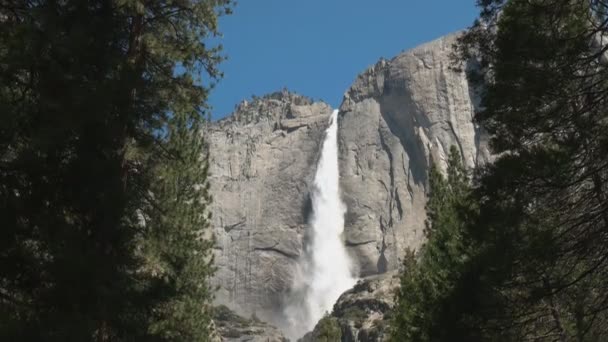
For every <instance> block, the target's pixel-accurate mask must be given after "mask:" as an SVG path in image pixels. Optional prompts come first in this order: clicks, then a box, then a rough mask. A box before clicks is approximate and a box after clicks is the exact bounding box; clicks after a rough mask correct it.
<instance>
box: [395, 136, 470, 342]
mask: <svg viewBox="0 0 608 342" xmlns="http://www.w3.org/2000/svg"><path fill="white" fill-rule="evenodd" d="M469 195H470V186H469V181H468V178H467V176H466V171H465V169H464V166H463V164H462V161H461V157H460V154H459V153H458V150H457V149H456V148H455V147H452V148H451V149H450V155H449V160H448V167H447V179H446V177H444V176H443V175H442V174H441V172H440V171H439V170H438V169H437V167H436V166H435V165H434V166H432V167H431V171H430V174H429V199H428V203H427V213H428V218H427V229H426V235H427V237H428V241H427V243H426V244H425V245H424V246H423V247H422V248H421V250H420V252H419V253H418V256H416V255H415V254H414V253H413V252H411V251H408V252H407V253H406V256H405V260H404V265H403V267H404V271H403V274H402V276H401V288H400V290H399V292H398V294H397V298H396V299H397V305H396V308H395V312H394V316H393V320H392V323H391V328H392V336H391V338H392V340H393V341H436V340H447V339H451V338H454V337H456V336H457V335H455V334H456V333H460V335H459V336H462V333H463V332H462V331H458V330H459V329H461V326H462V325H461V322H459V321H452V320H451V317H449V313H450V311H451V310H453V309H455V308H456V307H451V304H456V303H451V302H452V300H453V299H452V297H454V296H455V293H457V291H458V290H459V289H458V288H457V286H458V283H459V281H460V280H461V278H460V277H461V274H462V272H463V268H464V266H465V265H466V263H467V261H468V258H469V256H470V255H471V253H472V248H471V247H470V246H467V245H465V244H464V243H463V235H462V234H463V231H464V224H465V220H466V217H467V216H468V215H473V214H474V213H475V206H474V205H473V204H472V203H474V202H471V199H470V198H469ZM456 299H458V298H456ZM458 304H461V303H458Z"/></svg>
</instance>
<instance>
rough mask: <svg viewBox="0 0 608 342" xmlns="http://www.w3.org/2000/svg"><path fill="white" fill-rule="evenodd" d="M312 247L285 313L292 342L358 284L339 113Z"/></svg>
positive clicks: (321, 173) (325, 157)
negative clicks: (350, 247) (347, 240)
mask: <svg viewBox="0 0 608 342" xmlns="http://www.w3.org/2000/svg"><path fill="white" fill-rule="evenodd" d="M311 199H312V210H313V212H312V219H311V221H310V222H309V223H310V228H311V231H309V241H308V244H307V246H306V248H305V251H304V253H305V255H304V257H303V258H302V259H301V262H300V265H299V268H298V272H297V274H296V277H295V283H294V286H293V296H292V297H291V298H290V301H289V304H288V305H287V307H286V309H285V316H286V319H287V325H288V327H287V329H285V330H286V332H287V334H288V335H290V336H289V337H290V338H291V339H292V340H295V339H297V338H298V337H301V336H302V335H303V334H304V333H306V332H308V331H310V330H312V329H313V328H314V326H315V324H316V323H317V321H319V319H321V318H322V317H323V315H324V314H325V312H331V310H332V307H333V305H334V303H335V302H336V300H337V299H338V297H339V296H340V295H341V294H342V293H343V292H344V291H346V290H348V289H350V288H351V287H352V286H353V285H354V284H355V282H356V279H355V278H354V277H353V276H352V274H351V261H350V258H349V256H348V254H347V252H346V248H345V247H344V244H343V242H342V231H343V230H344V213H345V212H346V207H345V205H344V203H342V200H341V198H340V173H339V170H338V111H337V110H334V112H333V113H332V115H331V118H330V123H329V127H328V128H327V130H326V132H325V140H324V141H323V147H322V150H321V158H320V159H319V162H318V164H317V172H316V174H315V179H314V188H313V191H312V194H311Z"/></svg>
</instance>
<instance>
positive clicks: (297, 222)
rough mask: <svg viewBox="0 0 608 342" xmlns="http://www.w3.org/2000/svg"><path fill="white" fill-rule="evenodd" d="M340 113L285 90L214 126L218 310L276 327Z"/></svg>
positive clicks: (245, 105) (244, 107) (211, 138)
mask: <svg viewBox="0 0 608 342" xmlns="http://www.w3.org/2000/svg"><path fill="white" fill-rule="evenodd" d="M331 111H332V109H331V108H330V107H329V106H328V105H327V104H325V103H322V102H313V101H312V100H310V99H308V98H305V97H303V96H299V95H295V94H292V93H289V92H287V91H282V92H278V93H274V94H271V95H267V96H265V97H263V98H254V99H253V101H251V102H243V103H241V104H240V105H239V106H238V107H237V109H236V111H235V113H234V114H233V115H232V116H230V117H228V118H227V119H225V120H222V121H219V122H216V123H214V124H213V125H212V126H211V127H210V128H209V133H208V142H209V144H210V153H211V167H210V171H211V175H212V176H211V193H212V194H213V198H214V201H213V205H212V208H211V210H212V213H213V222H212V225H213V227H214V233H215V236H216V239H217V244H216V253H215V258H216V259H215V263H216V266H217V267H218V271H217V273H216V277H215V279H214V281H215V284H216V285H219V287H220V290H219V292H218V293H217V295H216V297H217V302H218V304H225V305H227V306H229V307H231V308H233V309H235V310H236V311H237V312H239V313H241V314H244V315H246V316H249V315H251V314H254V313H255V314H256V315H257V316H258V317H260V318H261V319H264V320H269V321H273V322H276V321H277V320H278V319H279V318H280V317H275V315H279V316H281V314H282V312H281V310H280V307H281V304H282V303H281V301H282V299H283V297H284V295H285V293H286V292H287V291H288V290H289V289H290V288H291V285H292V279H293V275H294V270H295V266H296V263H297V260H298V257H299V256H300V254H301V252H302V248H303V244H302V241H303V236H304V232H305V229H306V223H307V221H308V218H307V217H308V215H309V212H310V203H309V202H310V199H309V187H308V186H309V184H310V183H311V181H312V177H313V176H314V172H315V165H316V160H317V158H318V154H319V149H320V144H321V143H322V140H323V132H324V131H325V129H326V128H327V126H328V119H329V117H330V115H331Z"/></svg>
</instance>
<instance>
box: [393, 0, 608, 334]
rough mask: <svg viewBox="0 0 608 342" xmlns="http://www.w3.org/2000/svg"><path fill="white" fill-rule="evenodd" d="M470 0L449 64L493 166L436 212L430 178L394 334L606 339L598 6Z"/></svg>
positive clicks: (606, 176) (607, 11)
mask: <svg viewBox="0 0 608 342" xmlns="http://www.w3.org/2000/svg"><path fill="white" fill-rule="evenodd" d="M478 4H479V5H480V7H481V16H480V20H479V21H478V22H477V23H476V24H475V25H474V26H473V27H472V28H471V30H469V31H468V32H466V33H465V34H464V35H463V36H462V38H461V39H460V41H459V44H458V46H457V50H456V51H457V54H456V56H457V57H459V58H460V59H459V60H458V62H459V63H462V62H466V63H467V64H468V66H469V68H468V69H469V72H470V75H469V76H470V79H471V80H472V81H473V82H474V84H475V85H476V86H477V91H478V92H479V95H480V99H481V102H480V106H479V111H478V113H476V119H477V121H478V122H479V123H480V124H481V125H482V126H483V127H484V128H485V129H486V130H487V132H489V134H490V135H491V139H492V140H491V148H492V151H493V152H494V153H495V156H496V160H495V161H494V162H493V163H492V164H491V165H487V166H486V167H485V168H483V169H481V170H479V174H478V176H476V177H475V181H474V182H473V184H472V188H471V190H470V191H468V193H469V194H468V195H466V196H465V197H463V199H464V202H461V203H465V204H464V206H463V205H457V206H456V208H460V209H458V210H456V211H448V213H450V214H449V215H447V216H442V214H441V212H442V210H439V209H437V208H442V207H445V206H447V207H448V208H450V207H451V206H452V204H450V203H453V202H451V201H450V200H446V198H448V199H449V197H448V196H447V195H444V194H446V193H448V194H451V193H452V191H445V190H441V189H444V188H445V186H442V184H443V183H442V182H438V181H437V179H438V178H439V179H441V178H440V177H439V176H437V175H436V174H434V173H435V172H436V171H432V172H431V175H430V180H431V193H430V197H429V208H428V209H429V210H428V211H429V221H430V223H431V225H430V227H431V229H430V235H429V241H428V243H427V244H426V245H425V246H424V247H423V248H422V250H421V252H420V253H419V256H418V258H417V259H415V258H413V257H412V256H410V258H408V259H407V260H406V264H405V274H404V275H403V280H402V285H403V287H402V289H401V291H400V293H399V296H398V300H399V301H398V307H397V312H396V315H395V317H396V319H395V322H394V327H393V328H394V331H393V336H394V337H395V339H396V340H399V341H429V340H432V341H524V340H533V341H603V340H606V339H608V287H607V285H606V279H608V250H607V249H606V246H608V240H607V238H608V235H607V234H606V232H607V231H608V220H607V218H608V216H607V213H608V200H607V198H608V197H606V193H607V192H608V188H607V185H606V184H607V182H608V143H607V142H608V134H607V132H608V126H607V125H608V110H607V108H608V53H607V51H608V39H607V38H608V17H607V15H608V4H607V3H606V2H605V1H595V0H480V1H478ZM448 174H449V172H448ZM448 178H449V177H448ZM449 183H450V182H449V181H448V184H449ZM434 184H435V185H434ZM437 184H439V187H438V186H437ZM448 187H449V185H448ZM437 188H439V189H440V190H439V191H437ZM456 197H458V196H456ZM457 202H458V201H457ZM441 232H444V233H445V234H442V233H441Z"/></svg>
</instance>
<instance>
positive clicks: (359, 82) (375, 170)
mask: <svg viewBox="0 0 608 342" xmlns="http://www.w3.org/2000/svg"><path fill="white" fill-rule="evenodd" d="M455 39H456V35H450V36H446V37H443V38H440V39H438V40H435V41H433V42H430V43H427V44H424V45H422V46H420V47H417V48H415V49H412V50H410V51H406V52H404V53H401V54H400V55H398V56H397V57H395V58H393V59H392V60H390V61H386V60H381V61H380V62H378V63H377V64H376V65H374V66H373V67H371V68H370V69H368V70H367V71H366V72H364V73H363V74H361V75H360V76H359V77H358V78H357V79H356V81H355V83H354V84H353V86H352V87H351V88H350V89H349V90H348V91H347V92H346V94H345V95H344V101H343V103H342V105H341V107H340V128H339V139H340V148H341V149H340V174H341V185H342V192H343V197H344V202H345V203H346V205H347V207H348V212H347V214H346V225H345V240H346V244H347V246H348V247H349V250H350V251H351V252H352V254H353V255H355V256H356V260H357V265H358V266H359V273H360V274H361V276H367V275H370V274H377V273H383V272H386V271H388V270H393V269H396V268H397V267H399V265H400V264H401V258H402V257H403V255H404V252H405V250H406V248H417V247H418V246H419V245H420V244H421V243H422V242H423V241H424V236H423V228H424V220H425V218H426V214H425V204H426V186H427V173H428V170H429V167H430V165H431V162H434V163H436V164H437V165H439V166H440V167H441V168H443V169H444V168H445V162H446V156H447V152H448V151H449V148H450V146H451V145H455V146H457V147H458V149H459V151H460V153H461V154H462V156H463V157H464V160H465V163H466V165H467V166H468V167H470V168H474V167H475V166H477V165H479V164H483V163H485V162H486V161H487V160H488V159H489V155H490V154H489V151H488V149H487V142H486V139H485V138H484V135H483V133H482V132H481V131H480V129H479V127H477V126H476V125H475V124H474V123H473V121H472V119H473V110H474V103H473V101H474V100H473V98H474V92H473V90H472V89H471V87H470V86H469V83H468V81H467V78H466V75H465V72H464V71H456V70H453V69H454V68H452V62H451V59H450V54H451V52H452V45H453V43H455Z"/></svg>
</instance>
